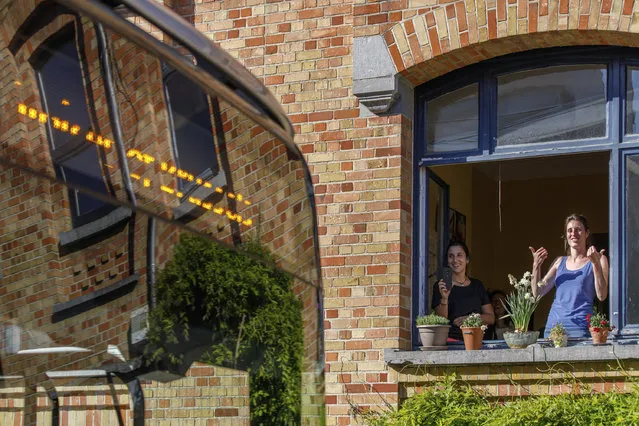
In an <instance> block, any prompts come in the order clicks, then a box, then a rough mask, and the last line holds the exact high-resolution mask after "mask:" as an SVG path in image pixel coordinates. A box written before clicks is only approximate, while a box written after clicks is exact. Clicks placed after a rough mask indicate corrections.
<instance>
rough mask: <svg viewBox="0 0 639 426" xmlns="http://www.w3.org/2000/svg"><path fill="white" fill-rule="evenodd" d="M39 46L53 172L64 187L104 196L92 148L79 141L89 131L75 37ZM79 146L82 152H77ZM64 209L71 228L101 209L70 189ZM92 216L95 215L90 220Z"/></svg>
mask: <svg viewBox="0 0 639 426" xmlns="http://www.w3.org/2000/svg"><path fill="white" fill-rule="evenodd" d="M45 46H46V47H43V50H42V51H41V53H40V54H41V55H43V56H42V57H41V58H40V60H41V61H42V62H41V64H40V66H39V67H38V68H37V71H38V76H39V79H40V91H41V93H40V95H41V97H42V102H43V103H44V104H45V105H46V110H47V112H48V114H49V120H48V122H49V124H50V127H49V128H50V129H51V134H50V137H51V138H52V140H51V141H50V143H51V150H52V158H53V161H54V163H55V164H56V165H57V166H58V167H57V171H59V172H61V173H60V174H61V176H62V178H63V179H64V180H65V182H69V183H73V184H76V185H79V186H84V187H86V188H89V189H91V190H93V191H96V192H101V193H104V194H107V193H108V192H107V188H106V184H105V182H104V179H103V176H102V170H101V167H100V160H99V158H98V149H97V146H96V145H94V144H89V143H87V142H86V141H85V135H86V134H87V133H88V132H89V131H91V130H93V129H92V127H91V120H90V119H89V112H88V111H89V106H88V105H87V101H86V99H87V95H88V93H87V90H86V89H85V86H84V85H85V79H84V77H83V74H82V68H81V65H80V57H79V55H78V49H77V47H76V40H75V35H74V34H73V33H71V34H69V35H68V37H66V38H65V39H63V40H60V39H58V40H54V41H53V42H51V43H49V44H48V45H45ZM74 128H75V129H77V130H74ZM80 146H84V147H85V148H83V149H82V150H80V151H79V150H78V147H80ZM69 205H70V209H71V217H72V222H73V225H74V226H79V225H81V224H84V223H87V222H88V221H90V220H94V219H97V217H99V214H100V212H97V211H98V210H99V209H100V208H103V207H106V204H105V203H103V202H102V201H100V200H97V199H95V198H92V197H91V196H89V195H87V194H80V193H78V192H77V191H76V190H74V189H69ZM107 210H109V209H108V208H105V209H104V213H106V212H107ZM92 212H97V213H96V214H95V215H93V216H90V215H89V214H90V213H92ZM83 216H84V217H83ZM94 216H95V217H94ZM82 217H83V218H82ZM80 218H82V219H80Z"/></svg>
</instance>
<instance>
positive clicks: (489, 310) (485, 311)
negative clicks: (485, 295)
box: [480, 303, 495, 325]
mask: <svg viewBox="0 0 639 426" xmlns="http://www.w3.org/2000/svg"><path fill="white" fill-rule="evenodd" d="M480 317H481V320H482V321H483V322H484V324H487V325H493V324H494V323H495V311H494V309H493V305H492V303H489V304H487V305H481V315H480Z"/></svg>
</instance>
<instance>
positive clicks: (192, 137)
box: [164, 71, 218, 189]
mask: <svg viewBox="0 0 639 426" xmlns="http://www.w3.org/2000/svg"><path fill="white" fill-rule="evenodd" d="M164 85H165V93H166V98H167V104H168V106H169V111H170V116H171V125H172V131H173V139H174V141H173V143H174V150H175V160H176V163H177V167H178V168H181V169H184V170H189V171H190V173H192V174H194V175H195V176H196V177H200V178H204V179H206V178H209V177H211V176H214V175H216V174H217V172H218V162H217V155H216V153H215V145H214V143H213V129H212V126H211V114H210V110H209V103H208V99H207V96H206V94H205V93H204V91H203V90H202V89H201V88H200V87H199V86H198V85H196V84H195V83H194V82H192V81H190V80H188V79H187V78H185V77H184V76H183V75H182V74H180V73H178V72H175V71H174V72H171V73H170V74H169V75H168V76H167V77H166V78H165V80H164ZM186 94H188V95H186ZM187 184H188V181H186V180H184V179H178V185H179V188H180V189H183V188H185V187H186V185H187Z"/></svg>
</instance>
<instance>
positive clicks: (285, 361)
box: [145, 233, 304, 425]
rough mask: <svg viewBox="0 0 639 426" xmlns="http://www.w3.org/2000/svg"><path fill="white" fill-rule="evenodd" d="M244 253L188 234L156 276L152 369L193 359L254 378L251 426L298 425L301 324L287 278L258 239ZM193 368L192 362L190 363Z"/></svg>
mask: <svg viewBox="0 0 639 426" xmlns="http://www.w3.org/2000/svg"><path fill="white" fill-rule="evenodd" d="M241 248H242V250H243V251H245V252H247V253H249V254H251V255H252V256H254V257H257V258H259V259H263V260H266V261H267V262H266V263H262V262H258V261H256V260H255V258H251V257H248V256H246V255H243V254H240V253H237V252H236V251H233V250H230V249H227V248H225V247H222V246H221V245H219V244H216V243H215V242H213V241H210V240H206V239H203V238H200V237H197V236H194V235H191V234H186V233H185V234H183V235H182V236H181V238H180V243H179V244H177V245H176V246H175V249H174V253H173V254H174V255H173V259H172V260H170V261H169V262H167V264H166V266H165V267H164V269H163V270H161V271H159V273H158V278H157V283H156V284H157V303H156V307H155V308H154V309H153V310H152V311H151V312H150V313H149V328H148V332H147V341H148V345H147V348H146V351H145V356H146V358H147V360H148V363H149V364H153V363H158V362H159V363H164V364H167V365H168V366H169V368H171V367H172V368H175V369H179V368H182V369H184V368H185V367H184V364H189V363H190V362H192V361H193V360H194V359H197V360H200V361H203V362H207V363H211V364H214V365H221V366H225V367H229V368H235V369H239V370H245V371H248V373H249V388H250V394H249V395H250V396H249V398H250V413H251V423H252V424H264V425H269V424H274V425H279V424H299V422H300V413H301V369H302V357H303V353H304V346H303V324H302V317H301V304H300V302H299V300H298V299H297V298H296V296H295V294H294V292H293V290H292V285H293V280H292V278H291V276H289V275H288V274H286V273H284V272H281V271H279V270H277V269H275V268H273V267H271V266H269V264H270V261H272V260H273V259H272V258H271V255H270V253H269V252H268V251H267V250H266V249H265V248H264V247H262V246H260V245H259V244H257V243H255V242H248V243H245V244H244V245H243V246H242V247H241ZM187 368H188V365H187Z"/></svg>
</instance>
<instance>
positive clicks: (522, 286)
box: [508, 271, 532, 291]
mask: <svg viewBox="0 0 639 426" xmlns="http://www.w3.org/2000/svg"><path fill="white" fill-rule="evenodd" d="M508 281H509V282H510V285H512V286H513V287H515V288H516V289H517V290H524V291H525V290H527V289H528V288H529V287H532V274H531V273H530V272H528V271H526V272H525V273H524V276H523V277H521V279H520V280H519V281H518V280H517V278H515V277H514V276H513V275H511V274H508Z"/></svg>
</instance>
